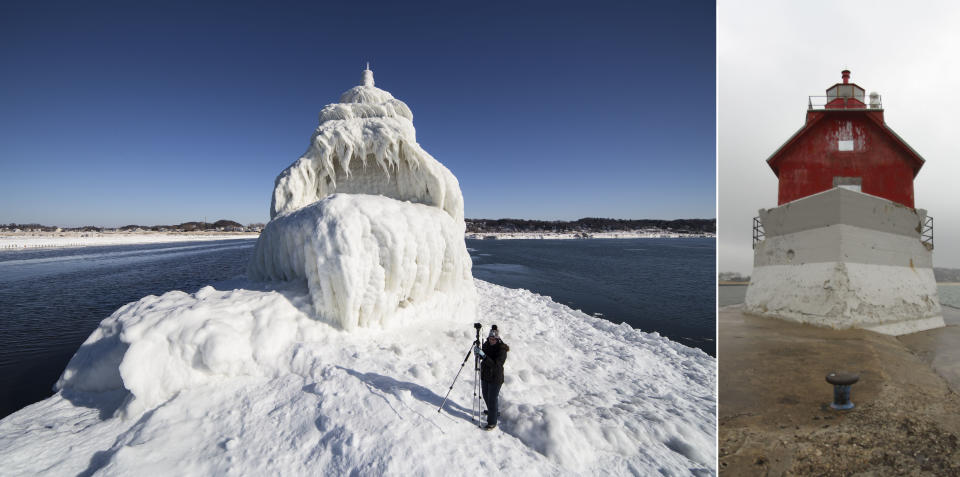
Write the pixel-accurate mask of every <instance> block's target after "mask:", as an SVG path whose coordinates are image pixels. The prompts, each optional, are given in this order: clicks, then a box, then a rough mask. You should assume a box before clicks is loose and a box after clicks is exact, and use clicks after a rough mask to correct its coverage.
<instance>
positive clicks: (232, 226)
mask: <svg viewBox="0 0 960 477" xmlns="http://www.w3.org/2000/svg"><path fill="white" fill-rule="evenodd" d="M262 229H263V224H261V223H255V224H247V225H245V226H244V225H242V224H240V223H239V222H235V221H233V220H226V219H221V220H218V221H216V222H213V223H209V222H183V223H181V224H177V225H136V224H131V225H124V226H123V227H117V228H109V227H97V226H94V225H84V226H82V227H56V226H50V225H41V224H16V223H9V224H0V231H2V232H13V231H15V230H20V231H29V232H57V231H61V232H103V231H121V232H131V231H136V230H144V231H147V230H149V231H152V232H196V231H204V230H210V231H223V232H259V231H260V230H262Z"/></svg>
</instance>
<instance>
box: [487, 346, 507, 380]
mask: <svg viewBox="0 0 960 477" xmlns="http://www.w3.org/2000/svg"><path fill="white" fill-rule="evenodd" d="M508 351H510V347H509V346H507V344H506V343H504V342H503V341H500V340H497V343H496V344H490V341H489V340H485V341H484V342H483V353H484V354H485V355H486V356H485V357H484V358H483V361H480V380H481V381H487V382H493V383H497V384H503V363H504V362H506V361H507V352H508Z"/></svg>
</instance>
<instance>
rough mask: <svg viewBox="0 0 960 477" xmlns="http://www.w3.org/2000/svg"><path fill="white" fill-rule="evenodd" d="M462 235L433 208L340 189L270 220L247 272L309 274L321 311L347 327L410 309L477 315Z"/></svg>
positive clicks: (281, 276) (283, 276) (280, 276)
mask: <svg viewBox="0 0 960 477" xmlns="http://www.w3.org/2000/svg"><path fill="white" fill-rule="evenodd" d="M463 233H464V228H463V223H462V222H457V221H455V220H454V219H453V218H451V217H450V216H449V215H447V214H446V213H445V212H443V211H442V210H440V209H437V208H435V207H429V206H426V205H422V204H411V203H407V202H399V201H396V200H393V199H389V198H386V197H380V196H371V195H358V194H335V195H332V196H329V197H327V198H324V199H323V200H321V201H319V202H317V203H315V204H313V205H310V206H308V207H304V208H302V209H300V210H297V211H296V212H292V213H290V214H286V215H281V216H279V217H277V218H275V219H274V220H272V221H271V222H270V223H269V224H267V226H266V228H265V229H264V231H263V233H262V234H261V236H260V240H259V241H258V242H257V246H256V249H255V250H254V255H253V258H252V260H251V262H250V266H249V268H248V273H249V275H250V277H251V278H254V279H259V280H293V279H305V280H306V281H307V284H308V285H309V287H310V295H311V297H312V299H313V305H314V310H315V315H316V316H317V317H318V318H319V319H321V320H324V321H326V322H328V323H331V324H334V325H337V326H339V327H341V328H343V329H346V330H352V329H354V328H356V327H358V326H372V325H383V324H384V323H385V322H386V321H387V320H389V319H394V317H395V316H396V315H397V313H399V312H400V311H403V310H404V309H406V308H409V307H415V308H416V310H417V313H429V312H428V311H427V309H428V308H430V309H437V310H445V313H447V314H453V313H456V314H467V315H469V316H472V315H473V309H472V306H473V303H474V301H475V298H474V295H475V290H474V287H473V280H472V278H471V274H470V265H471V261H470V255H469V253H468V252H467V248H466V244H465V242H464V240H463ZM443 313H444V312H438V313H435V314H437V315H442V314H443ZM430 314H434V313H430Z"/></svg>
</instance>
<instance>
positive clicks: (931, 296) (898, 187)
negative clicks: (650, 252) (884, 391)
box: [744, 70, 944, 335]
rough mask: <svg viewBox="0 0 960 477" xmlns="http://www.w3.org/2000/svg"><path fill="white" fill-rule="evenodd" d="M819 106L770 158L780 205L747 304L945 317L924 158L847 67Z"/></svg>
mask: <svg viewBox="0 0 960 477" xmlns="http://www.w3.org/2000/svg"><path fill="white" fill-rule="evenodd" d="M865 100H866V101H865ZM807 104H808V105H809V106H808V109H807V117H806V121H805V123H804V125H803V127H801V128H800V130H799V131H797V132H796V133H794V134H793V136H791V137H790V139H788V140H787V142H785V143H784V144H783V146H780V149H777V151H776V152H774V153H773V155H772V156H770V158H769V159H767V164H768V165H769V166H770V168H771V169H773V172H774V173H775V174H776V175H777V179H778V181H779V192H778V195H779V197H778V206H777V207H775V208H772V209H760V212H759V217H756V218H755V219H754V227H753V231H754V254H753V274H752V275H751V277H750V285H749V286H748V287H747V296H746V299H745V300H744V309H745V310H746V311H747V312H748V313H752V314H755V315H761V316H767V317H771V318H780V319H785V320H792V321H798V322H801V323H808V324H812V325H818V326H827V327H831V328H865V329H868V330H872V331H876V332H878V333H886V334H892V335H901V334H905V333H914V332H917V331H922V330H927V329H931V328H938V327H942V326H944V321H943V316H942V313H941V308H940V300H939V299H938V297H937V283H936V279H935V277H934V275H933V229H932V224H933V219H932V218H931V217H930V216H928V215H927V211H926V210H923V209H917V208H914V205H913V179H914V177H916V175H917V173H918V172H919V171H920V167H921V166H923V158H921V157H920V155H919V154H917V152H916V151H914V150H913V149H912V148H911V147H910V146H909V145H907V143H906V142H904V140H903V139H901V138H900V136H898V135H897V134H896V133H895V132H893V130H892V129H890V128H889V127H887V125H886V123H884V120H883V106H882V105H881V103H880V95H878V94H876V93H872V94H870V96H869V98H867V97H866V96H865V95H864V90H863V88H861V87H860V86H857V85H856V84H854V83H851V82H850V72H849V71H847V70H844V71H843V82H842V83H837V84H835V85H833V86H831V87H830V88H828V89H827V94H826V96H811V97H809V99H808V103H807Z"/></svg>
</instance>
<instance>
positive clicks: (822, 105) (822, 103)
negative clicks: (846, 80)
mask: <svg viewBox="0 0 960 477" xmlns="http://www.w3.org/2000/svg"><path fill="white" fill-rule="evenodd" d="M838 99H839V100H842V106H838V105H836V104H835V105H832V106H830V108H827V104H828V103H831V102H833V101H836V100H838ZM807 109H811V110H812V109H883V101H881V99H880V95H879V94H878V95H877V96H876V98H875V99H874V98H871V97H867V98H866V101H864V100H863V99H860V98H853V97H849V98H845V97H842V96H807Z"/></svg>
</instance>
